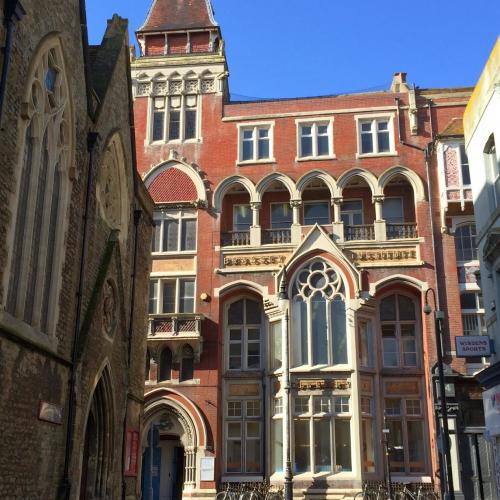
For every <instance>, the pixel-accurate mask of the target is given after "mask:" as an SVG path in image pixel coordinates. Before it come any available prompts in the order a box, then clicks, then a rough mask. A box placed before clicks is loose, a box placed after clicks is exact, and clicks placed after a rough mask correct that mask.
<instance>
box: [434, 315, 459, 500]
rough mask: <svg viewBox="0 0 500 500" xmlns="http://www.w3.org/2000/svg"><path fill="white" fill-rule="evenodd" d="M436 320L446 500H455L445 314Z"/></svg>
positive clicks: (436, 316) (438, 316)
mask: <svg viewBox="0 0 500 500" xmlns="http://www.w3.org/2000/svg"><path fill="white" fill-rule="evenodd" d="M434 314H435V320H436V344H437V357H438V376H439V398H440V400H441V416H442V420H443V424H442V426H441V428H442V431H443V432H442V433H441V445H442V448H443V453H444V456H445V461H446V479H447V486H448V488H447V490H448V491H447V494H446V495H445V499H446V498H448V499H450V500H455V489H454V487H453V471H452V468H451V453H450V440H449V439H450V438H449V436H450V434H449V429H448V407H447V404H446V392H445V391H446V388H445V383H444V368H443V327H442V321H443V312H442V311H434Z"/></svg>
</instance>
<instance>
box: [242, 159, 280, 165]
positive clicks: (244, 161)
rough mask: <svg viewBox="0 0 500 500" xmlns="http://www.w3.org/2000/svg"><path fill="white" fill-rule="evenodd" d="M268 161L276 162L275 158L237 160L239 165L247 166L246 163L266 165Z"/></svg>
mask: <svg viewBox="0 0 500 500" xmlns="http://www.w3.org/2000/svg"><path fill="white" fill-rule="evenodd" d="M268 163H276V160H275V159H274V158H265V159H262V160H238V161H237V162H236V165H237V166H246V165H266V164H268Z"/></svg>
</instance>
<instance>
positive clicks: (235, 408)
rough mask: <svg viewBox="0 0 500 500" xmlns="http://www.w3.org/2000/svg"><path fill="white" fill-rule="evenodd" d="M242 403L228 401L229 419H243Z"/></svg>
mask: <svg viewBox="0 0 500 500" xmlns="http://www.w3.org/2000/svg"><path fill="white" fill-rule="evenodd" d="M241 415H242V413H241V401H228V403H227V416H228V417H241Z"/></svg>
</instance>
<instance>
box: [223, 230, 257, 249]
mask: <svg viewBox="0 0 500 500" xmlns="http://www.w3.org/2000/svg"><path fill="white" fill-rule="evenodd" d="M221 245H222V246H223V247H227V246H235V247H240V246H245V245H250V231H228V232H226V233H222V235H221Z"/></svg>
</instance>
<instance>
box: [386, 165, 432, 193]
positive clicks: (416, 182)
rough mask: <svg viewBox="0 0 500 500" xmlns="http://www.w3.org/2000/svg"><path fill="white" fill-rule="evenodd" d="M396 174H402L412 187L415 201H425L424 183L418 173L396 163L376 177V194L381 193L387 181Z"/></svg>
mask: <svg viewBox="0 0 500 500" xmlns="http://www.w3.org/2000/svg"><path fill="white" fill-rule="evenodd" d="M396 175H402V176H403V177H405V178H406V179H408V182H409V183H410V185H411V187H412V188H413V194H414V196H415V201H416V202H419V201H425V188H424V183H423V182H422V179H421V178H420V176H419V175H417V174H416V173H415V172H414V171H413V170H410V169H409V168H406V167H403V166H402V165H397V166H395V167H391V168H389V169H387V170H386V171H385V172H384V173H383V174H382V175H381V176H380V177H379V179H378V186H377V187H378V194H380V195H383V194H384V189H385V187H386V186H387V184H388V183H389V181H390V180H391V179H392V178H393V177H395V176H396Z"/></svg>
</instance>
